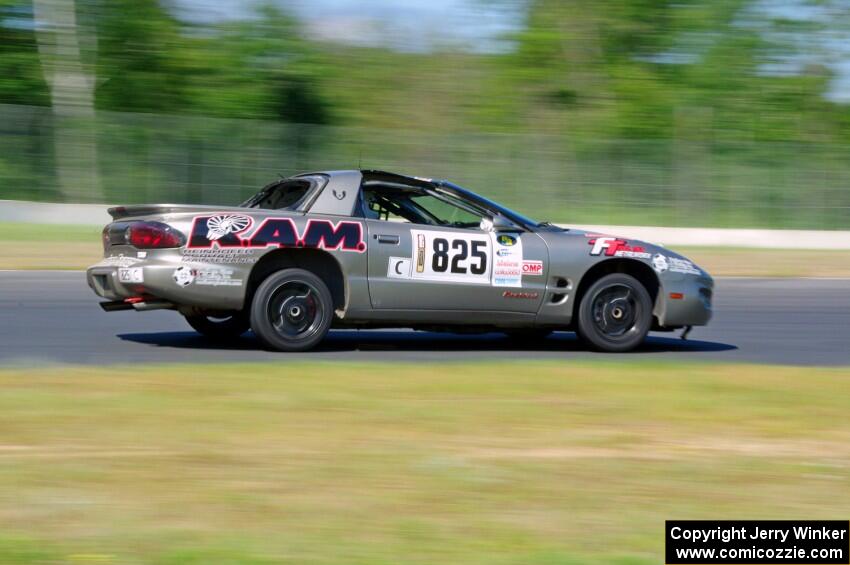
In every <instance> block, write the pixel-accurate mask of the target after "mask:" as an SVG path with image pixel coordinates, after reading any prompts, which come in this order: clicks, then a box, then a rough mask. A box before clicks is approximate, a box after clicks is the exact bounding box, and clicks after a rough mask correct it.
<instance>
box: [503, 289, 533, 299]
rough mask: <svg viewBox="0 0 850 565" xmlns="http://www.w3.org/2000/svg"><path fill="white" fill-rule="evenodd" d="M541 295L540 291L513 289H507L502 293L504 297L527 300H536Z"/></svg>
mask: <svg viewBox="0 0 850 565" xmlns="http://www.w3.org/2000/svg"><path fill="white" fill-rule="evenodd" d="M539 297H540V293H539V292H515V291H513V290H506V291H505V292H503V293H502V298H525V299H527V300H534V299H535V298H539Z"/></svg>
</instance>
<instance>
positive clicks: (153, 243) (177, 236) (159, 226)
mask: <svg viewBox="0 0 850 565" xmlns="http://www.w3.org/2000/svg"><path fill="white" fill-rule="evenodd" d="M125 238H126V240H127V244H128V245H132V246H133V247H135V248H137V249H167V248H170V247H182V246H183V244H185V243H186V237H185V236H184V235H183V234H182V233H180V232H179V231H177V230H176V229H174V228H172V227H171V226H169V225H168V224H163V223H162V222H133V223H132V224H130V226H129V227H128V228H127V231H126V233H125Z"/></svg>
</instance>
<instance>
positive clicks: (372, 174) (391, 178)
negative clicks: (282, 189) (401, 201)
mask: <svg viewBox="0 0 850 565" xmlns="http://www.w3.org/2000/svg"><path fill="white" fill-rule="evenodd" d="M351 173H360V174H361V175H363V178H364V180H366V181H371V180H376V181H386V182H402V183H406V184H412V185H414V186H424V187H433V186H436V185H438V184H440V182H441V180H438V179H430V178H423V177H414V176H410V175H403V174H400V173H393V172H390V171H383V170H379V169H350V170H339V171H313V172H311V173H303V174H299V175H296V176H295V177H293V178H300V177H308V176H311V175H327V176H329V177H334V176H345V175H349V174H351Z"/></svg>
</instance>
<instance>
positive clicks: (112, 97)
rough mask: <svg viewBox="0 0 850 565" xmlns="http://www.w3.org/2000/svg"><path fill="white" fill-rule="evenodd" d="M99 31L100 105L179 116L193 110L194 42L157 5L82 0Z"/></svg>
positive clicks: (145, 0) (150, 0)
mask: <svg viewBox="0 0 850 565" xmlns="http://www.w3.org/2000/svg"><path fill="white" fill-rule="evenodd" d="M79 1H81V2H84V3H85V4H84V6H85V9H86V13H87V14H89V15H90V17H91V19H92V20H93V22H94V25H95V26H96V28H97V37H98V43H97V75H98V84H97V91H96V93H97V106H98V108H101V109H104V110H121V111H130V112H163V113H168V112H177V111H181V110H184V109H185V108H186V106H187V102H188V97H187V93H186V90H187V72H186V71H187V70H189V66H188V65H187V64H186V60H185V50H186V47H187V45H188V44H189V39H188V38H186V37H184V36H182V35H181V29H180V24H179V22H178V21H177V20H176V19H175V18H174V17H173V16H172V15H171V14H170V13H169V12H168V11H167V10H166V9H165V8H164V7H163V6H162V4H161V3H160V2H158V1H157V0H79Z"/></svg>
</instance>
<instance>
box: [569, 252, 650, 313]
mask: <svg viewBox="0 0 850 565" xmlns="http://www.w3.org/2000/svg"><path fill="white" fill-rule="evenodd" d="M612 273H622V274H625V275H631V276H633V277H634V278H636V279H637V280H638V282H640V283H641V284H642V285H643V286H644V288H645V289H646V291H647V292H648V293H649V297H650V299H651V300H652V304H653V315H655V312H654V311H655V308H656V305H657V301H658V295H659V291H660V289H661V281H660V280H659V279H658V275H657V274H656V272H655V271H654V270H653V269H652V267H650V266H649V265H647V264H646V263H643V262H642V261H637V260H635V259H624V258H616V259H607V260H605V261H601V262H599V263H597V264H595V265H594V266H592V267H591V268H590V269H588V270H587V271H586V272H585V273H584V275H583V276H582V277H581V280H580V281H579V285H578V288H577V289H576V295H575V300H573V310H572V319H573V320H577V319H578V318H577V316H578V308H579V305H580V304H581V300H582V298H584V295H585V293H586V292H587V289H589V288H590V287H591V286H592V285H593V283H595V282H596V281H598V280H599V279H601V278H602V277H604V276H606V275H610V274H612Z"/></svg>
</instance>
